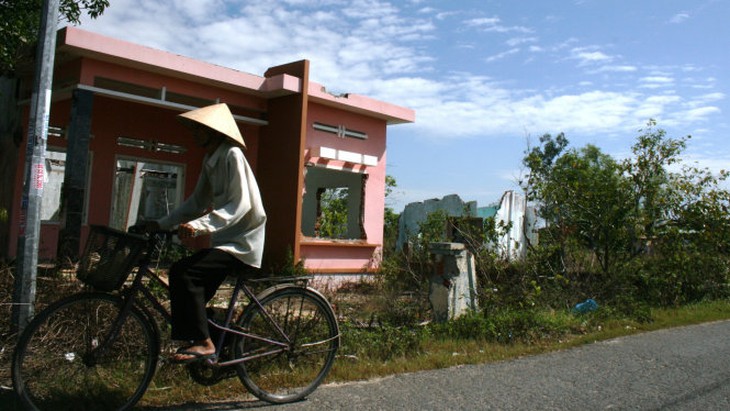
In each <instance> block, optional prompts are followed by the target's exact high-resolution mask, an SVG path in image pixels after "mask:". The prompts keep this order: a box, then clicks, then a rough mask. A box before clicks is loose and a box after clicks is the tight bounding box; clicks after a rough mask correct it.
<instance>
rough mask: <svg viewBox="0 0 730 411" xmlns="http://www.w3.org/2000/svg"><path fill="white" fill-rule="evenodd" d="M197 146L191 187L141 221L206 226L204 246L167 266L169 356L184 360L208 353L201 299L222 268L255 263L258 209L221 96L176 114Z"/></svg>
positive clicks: (182, 228) (192, 229)
mask: <svg viewBox="0 0 730 411" xmlns="http://www.w3.org/2000/svg"><path fill="white" fill-rule="evenodd" d="M178 119H179V120H180V121H181V122H182V123H183V124H185V125H186V126H187V127H188V128H189V129H190V130H191V131H192V135H193V140H194V141H195V144H196V145H198V146H200V147H203V148H205V150H206V154H205V157H204V159H203V167H202V171H201V174H200V176H199V178H198V182H197V185H196V186H195V190H194V191H193V193H192V195H191V196H190V197H189V198H188V199H186V200H185V201H184V202H183V203H182V204H181V205H180V206H179V207H177V208H176V209H174V210H173V211H171V212H170V213H169V214H168V215H167V216H165V217H163V218H161V219H159V220H157V221H150V222H147V223H145V228H146V229H147V230H148V231H155V230H169V229H172V228H174V227H175V226H178V235H179V237H180V238H183V239H184V238H191V237H196V236H199V235H206V234H209V235H210V236H211V246H212V247H211V248H206V249H202V250H200V251H198V252H196V253H194V254H193V255H191V256H189V257H185V258H182V259H181V260H179V261H177V262H176V263H174V264H173V265H172V267H171V268H170V274H169V280H170V301H171V314H172V339H173V340H181V341H186V342H187V344H186V345H184V346H183V347H181V348H180V349H178V350H177V352H176V353H175V355H174V356H173V357H172V358H171V360H172V361H173V362H178V363H189V362H194V361H200V360H204V359H208V358H211V357H212V356H214V355H215V346H214V343H213V341H212V340H211V338H210V335H209V332H208V324H207V316H206V310H205V306H206V304H207V302H208V301H209V300H210V299H211V298H213V296H214V295H215V293H216V291H217V290H218V288H219V287H220V285H221V284H222V283H223V280H225V277H226V275H228V274H230V273H232V272H238V271H241V270H243V269H245V268H246V266H250V267H254V268H260V267H261V259H262V255H263V249H264V227H265V224H266V213H265V211H264V207H263V204H262V202H261V195H260V193H259V188H258V185H257V183H256V179H255V177H254V175H253V172H252V171H251V167H250V166H249V164H248V162H247V161H246V157H245V156H244V155H243V149H245V148H246V144H245V143H244V141H243V137H242V136H241V133H240V131H239V129H238V126H237V125H236V122H235V120H234V118H233V115H232V114H231V111H230V109H229V108H228V106H227V105H226V104H224V103H221V104H214V105H211V106H207V107H203V108H199V109H197V110H192V111H188V112H186V113H183V114H180V115H178Z"/></svg>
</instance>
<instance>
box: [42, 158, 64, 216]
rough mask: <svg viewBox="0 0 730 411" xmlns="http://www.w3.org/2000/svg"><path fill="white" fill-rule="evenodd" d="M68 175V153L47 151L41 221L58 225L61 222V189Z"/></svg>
mask: <svg viewBox="0 0 730 411" xmlns="http://www.w3.org/2000/svg"><path fill="white" fill-rule="evenodd" d="M65 174H66V153H65V152H63V151H59V150H55V149H48V150H47V151H46V175H45V181H44V182H43V183H44V186H43V197H42V199H41V221H43V222H44V223H58V222H59V221H60V220H61V189H62V187H63V177H64V175H65Z"/></svg>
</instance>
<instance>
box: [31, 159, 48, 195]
mask: <svg viewBox="0 0 730 411" xmlns="http://www.w3.org/2000/svg"><path fill="white" fill-rule="evenodd" d="M45 171H46V166H45V165H44V164H43V163H40V164H33V174H34V176H33V181H34V183H35V189H36V190H43V177H44V176H45Z"/></svg>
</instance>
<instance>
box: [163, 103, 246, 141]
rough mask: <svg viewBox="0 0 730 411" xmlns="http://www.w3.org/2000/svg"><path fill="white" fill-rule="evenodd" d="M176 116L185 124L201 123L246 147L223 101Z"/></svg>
mask: <svg viewBox="0 0 730 411" xmlns="http://www.w3.org/2000/svg"><path fill="white" fill-rule="evenodd" d="M177 117H178V118H179V119H180V121H181V122H182V123H183V124H185V125H186V126H192V125H195V124H200V125H203V126H205V127H207V128H210V129H212V130H215V131H217V132H219V133H221V134H223V135H224V136H226V137H228V138H229V139H231V141H233V142H234V143H236V144H238V145H239V146H241V147H242V148H246V143H244V141H243V136H241V132H240V131H239V130H238V125H236V120H234V119H233V114H231V110H230V109H229V108H228V106H227V105H226V104H225V103H220V104H213V105H212V106H206V107H202V108H199V109H196V110H192V111H188V112H185V113H182V114H180V115H178V116H177Z"/></svg>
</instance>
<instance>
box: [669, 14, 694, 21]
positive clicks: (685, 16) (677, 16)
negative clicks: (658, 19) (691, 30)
mask: <svg viewBox="0 0 730 411" xmlns="http://www.w3.org/2000/svg"><path fill="white" fill-rule="evenodd" d="M689 17H690V16H689V14H688V13H686V12H681V13H677V14H675V15H674V16H672V18H670V19H669V22H670V23H672V24H679V23H684V22H685V21H686V20H687V19H689Z"/></svg>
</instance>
